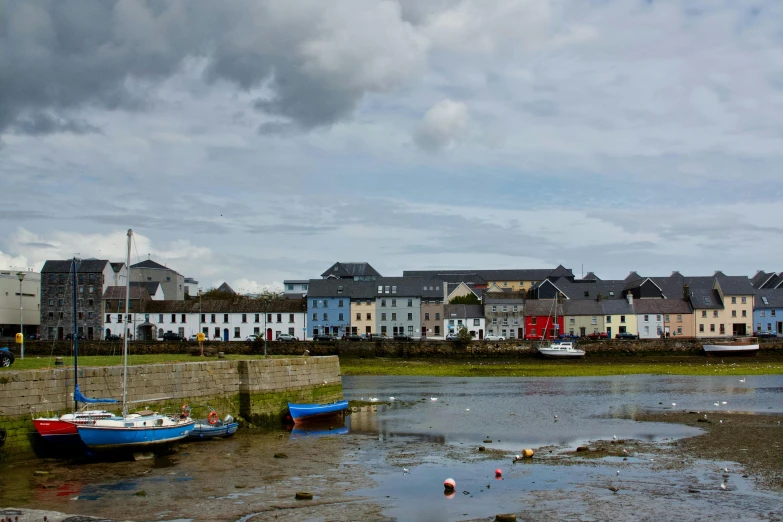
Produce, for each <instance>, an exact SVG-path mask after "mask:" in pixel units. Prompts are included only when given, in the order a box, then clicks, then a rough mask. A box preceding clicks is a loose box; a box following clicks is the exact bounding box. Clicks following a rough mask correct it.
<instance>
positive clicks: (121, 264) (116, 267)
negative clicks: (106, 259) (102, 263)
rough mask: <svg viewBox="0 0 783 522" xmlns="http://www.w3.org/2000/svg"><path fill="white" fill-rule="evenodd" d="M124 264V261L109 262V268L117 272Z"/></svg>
mask: <svg viewBox="0 0 783 522" xmlns="http://www.w3.org/2000/svg"><path fill="white" fill-rule="evenodd" d="M124 266H125V263H112V264H111V269H112V270H114V272H115V273H117V272H119V271H120V270H122V267H124Z"/></svg>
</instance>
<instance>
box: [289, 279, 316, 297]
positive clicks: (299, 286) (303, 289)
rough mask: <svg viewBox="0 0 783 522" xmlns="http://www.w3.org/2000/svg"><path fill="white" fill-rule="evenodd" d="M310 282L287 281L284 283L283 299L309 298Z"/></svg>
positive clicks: (303, 280)
mask: <svg viewBox="0 0 783 522" xmlns="http://www.w3.org/2000/svg"><path fill="white" fill-rule="evenodd" d="M309 284H310V281H308V280H307V279H286V280H285V281H283V297H286V298H291V299H301V298H303V297H307V288H308V286H309Z"/></svg>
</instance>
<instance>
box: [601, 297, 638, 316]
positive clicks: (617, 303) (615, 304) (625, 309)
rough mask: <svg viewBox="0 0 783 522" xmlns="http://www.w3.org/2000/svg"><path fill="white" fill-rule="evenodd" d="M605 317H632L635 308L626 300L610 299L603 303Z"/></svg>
mask: <svg viewBox="0 0 783 522" xmlns="http://www.w3.org/2000/svg"><path fill="white" fill-rule="evenodd" d="M601 307H602V308H603V310H604V315H631V314H633V307H632V306H631V305H630V304H629V303H628V301H626V300H625V299H614V300H612V299H609V300H604V301H601Z"/></svg>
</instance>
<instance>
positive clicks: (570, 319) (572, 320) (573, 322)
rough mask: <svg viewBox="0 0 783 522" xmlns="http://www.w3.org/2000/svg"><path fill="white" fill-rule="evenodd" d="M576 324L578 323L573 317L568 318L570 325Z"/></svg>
mask: <svg viewBox="0 0 783 522" xmlns="http://www.w3.org/2000/svg"><path fill="white" fill-rule="evenodd" d="M575 323H576V319H574V318H573V317H569V318H568V324H575Z"/></svg>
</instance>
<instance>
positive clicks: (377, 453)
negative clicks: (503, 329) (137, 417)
mask: <svg viewBox="0 0 783 522" xmlns="http://www.w3.org/2000/svg"><path fill="white" fill-rule="evenodd" d="M739 380H740V378H738V377H682V376H676V377H666V376H643V375H635V376H621V377H593V378H473V379H465V378H422V377H344V378H343V385H344V393H345V397H346V398H348V399H357V400H361V399H364V400H369V399H370V398H377V399H378V403H379V404H378V406H377V408H375V410H376V411H362V412H358V413H354V414H352V415H349V416H347V417H346V419H345V423H344V424H343V425H338V424H337V423H335V425H333V426H320V427H316V428H304V429H296V430H294V431H292V432H290V433H288V432H283V431H281V432H275V433H260V432H254V431H250V430H242V431H240V432H239V433H237V435H236V436H235V437H233V438H231V439H227V440H221V441H214V442H203V443H201V442H197V443H189V444H187V445H185V446H183V447H182V448H181V449H180V451H179V452H178V453H177V454H176V455H173V456H170V457H158V458H156V459H155V460H152V461H142V462H100V463H87V464H85V463H82V462H80V463H75V462H74V463H71V462H68V461H43V460H40V461H32V462H28V463H13V464H9V463H3V464H0V507H4V506H15V507H20V506H26V507H37V506H39V505H40V506H45V507H46V508H47V509H54V510H58V511H63V512H69V513H82V514H90V515H98V516H113V517H119V515H118V514H124V517H123V518H125V519H145V520H174V519H193V520H248V521H257V520H274V519H275V518H276V517H278V516H282V517H283V518H285V516H287V515H285V513H289V514H293V513H294V512H296V513H297V514H298V515H297V516H298V517H299V519H302V520H306V519H308V520H351V519H357V518H356V517H357V516H358V515H357V514H356V513H357V511H351V509H356V508H357V506H359V505H360V504H361V503H368V502H369V503H375V504H377V505H380V510H381V513H382V515H380V516H381V517H389V518H393V519H397V520H405V521H407V520H469V519H477V518H479V519H481V518H483V519H486V518H488V517H494V515H495V514H497V513H503V512H516V513H524V514H525V515H526V517H523V519H524V518H529V519H531V520H533V519H535V520H557V519H563V518H571V519H576V520H590V519H629V518H637V517H636V515H638V513H645V514H646V515H645V516H647V517H648V518H649V519H654V520H671V519H673V518H680V519H693V518H699V517H707V518H710V519H711V520H736V519H745V520H763V519H769V518H770V516H769V513H780V512H783V495H780V494H777V493H768V492H763V491H759V490H758V489H757V488H756V487H755V486H754V483H753V482H752V481H751V480H750V479H745V478H743V477H742V472H741V470H740V469H739V468H738V466H736V465H734V464H732V463H730V462H707V461H698V460H695V459H694V460H689V461H688V463H687V466H685V467H683V466H679V467H677V466H674V465H673V464H674V463H673V462H670V461H667V459H666V456H665V455H664V456H663V457H660V458H659V456H658V455H655V459H654V461H653V462H651V461H650V460H649V459H650V457H651V455H645V454H642V453H640V452H636V450H635V449H634V447H633V446H631V445H629V446H628V449H629V451H630V453H629V458H628V460H627V461H623V460H622V458H618V457H606V458H601V459H590V458H582V457H580V456H577V457H569V458H568V460H567V461H558V460H557V459H558V457H557V454H558V449H557V448H555V449H554V452H553V453H552V454H550V453H549V452H548V450H541V451H540V453H539V454H538V455H537V456H536V458H535V459H533V460H532V461H524V462H520V463H517V464H513V463H512V460H511V457H512V455H513V454H514V453H519V452H520V450H521V449H522V448H525V447H532V448H541V447H545V446H558V447H560V449H571V450H572V449H574V448H575V447H576V446H577V445H579V444H584V443H586V442H588V441H594V440H599V439H602V440H607V439H612V438H613V437H614V436H616V437H617V438H618V439H629V440H630V439H640V440H643V441H651V442H665V441H667V439H672V438H678V437H687V436H691V435H694V434H698V433H699V432H700V430H698V429H696V428H693V427H689V426H679V425H673V424H667V423H647V422H644V423H643V422H637V421H634V420H633V416H634V414H635V413H636V412H639V411H641V410H648V409H653V410H655V409H658V410H662V411H669V410H675V409H676V410H679V411H682V410H693V411H700V412H705V411H706V412H710V413H709V414H710V415H715V414H718V415H719V412H721V411H744V412H763V413H771V412H776V413H781V412H783V376H752V377H748V378H747V379H746V380H745V382H743V383H741V382H739ZM389 397H394V400H393V401H391V400H390V399H389ZM432 398H437V400H434V401H433V400H431V399H432ZM422 399H423V400H422ZM384 401H390V404H388V405H386V404H381V402H384ZM723 401H725V402H726V405H723V404H722V402H723ZM716 402H718V404H719V406H718V407H716V406H715V405H714V404H715V403H716ZM672 403H676V404H677V405H676V406H672ZM712 412H716V413H712ZM555 415H557V419H555ZM485 439H491V440H492V442H491V443H484V442H482V441H483V440H485ZM478 445H485V446H486V447H487V448H490V449H500V450H503V452H502V453H497V454H494V453H493V454H492V455H489V454H487V453H479V452H477V451H476V448H477V446H478ZM278 451H282V452H287V453H288V454H289V455H292V456H295V458H291V459H273V458H271V455H272V454H274V453H275V452H278ZM677 464H679V461H678V462H677ZM41 467H47V468H48V469H51V470H52V476H50V477H36V476H34V473H33V471H34V470H35V469H40V468H41ZM403 467H406V468H407V469H408V470H409V472H407V473H405V472H403ZM723 467H729V468H730V473H729V475H730V476H729V478H726V479H724V478H723V477H722V474H723V472H722V468H723ZM496 468H500V469H501V470H502V479H501V480H497V479H496V477H495V475H494V471H495V469H496ZM617 471H620V474H619V475H618V474H617ZM449 477H451V478H453V479H455V480H456V482H457V489H456V491H455V494H454V495H453V496H451V497H447V496H445V495H444V490H443V480H444V479H446V478H449ZM724 481H725V482H724ZM722 483H724V484H726V486H727V489H726V490H725V491H724V490H721V488H720V484H722ZM609 487H619V488H620V490H619V491H618V492H617V493H613V492H611V491H610V490H609V489H608V488H609ZM301 488H307V489H310V490H311V491H313V493H314V494H315V498H316V501H339V502H344V504H335V505H333V506H332V507H329V506H313V507H312V509H309V508H304V507H302V508H299V506H306V505H307V504H296V508H297V509H295V511H286V512H281V511H279V510H277V509H278V508H277V507H275V506H278V505H282V504H281V503H283V504H284V503H285V502H292V500H291V494H292V492H293V491H297V490H299V489H301ZM689 490H693V491H695V492H694V493H690V492H689ZM139 491H145V492H146V494H147V496H146V497H138V496H136V495H135V493H137V492H139ZM344 492H348V495H347V499H348V500H347V501H346V500H345V499H346V495H344ZM352 503H354V504H352ZM286 505H287V504H286ZM123 506H137V507H138V506H146V510H143V511H135V509H136V508H134V511H133V512H128V513H127V514H126V513H124V512H123V511H122V507H123ZM286 509H289V508H286ZM136 513H143V515H141V516H136ZM359 513H363V518H358V519H366V520H372V519H375V518H378V517H376V516H373V515H372V514H373V513H375V512H374V511H367V512H361V511H359ZM367 513H371V514H370V515H368V514H367Z"/></svg>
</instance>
